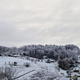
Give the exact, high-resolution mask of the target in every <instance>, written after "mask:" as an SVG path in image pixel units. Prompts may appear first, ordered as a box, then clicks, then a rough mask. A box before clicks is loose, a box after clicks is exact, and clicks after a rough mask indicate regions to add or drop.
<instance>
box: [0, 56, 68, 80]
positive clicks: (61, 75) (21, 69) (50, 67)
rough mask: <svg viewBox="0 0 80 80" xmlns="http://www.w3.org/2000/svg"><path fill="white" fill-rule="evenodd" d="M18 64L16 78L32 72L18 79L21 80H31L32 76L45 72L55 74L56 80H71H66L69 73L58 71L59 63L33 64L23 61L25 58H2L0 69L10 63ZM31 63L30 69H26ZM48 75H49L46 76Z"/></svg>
mask: <svg viewBox="0 0 80 80" xmlns="http://www.w3.org/2000/svg"><path fill="white" fill-rule="evenodd" d="M13 62H17V66H13V67H14V68H15V69H16V73H17V75H16V77H18V76H20V75H23V74H25V73H27V72H29V71H32V70H34V71H32V72H30V73H28V74H26V75H24V76H21V77H20V78H18V79H19V80H23V79H24V78H27V79H28V80H29V79H30V76H32V75H33V74H35V73H37V72H39V71H42V70H44V71H45V72H47V73H50V74H54V76H55V77H57V78H55V79H54V80H58V79H59V80H69V78H66V76H67V73H66V71H64V70H61V69H60V72H59V71H58V70H57V69H56V67H58V64H57V62H54V63H45V61H43V62H37V63H35V62H31V61H29V60H26V59H23V58H14V57H0V67H1V66H6V65H9V63H13ZM26 62H28V63H30V67H25V66H24V63H26ZM46 75H47V74H46Z"/></svg>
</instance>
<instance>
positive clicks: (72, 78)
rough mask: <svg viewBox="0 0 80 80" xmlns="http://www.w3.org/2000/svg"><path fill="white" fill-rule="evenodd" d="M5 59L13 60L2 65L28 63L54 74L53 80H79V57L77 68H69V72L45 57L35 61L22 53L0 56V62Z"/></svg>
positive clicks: (79, 58)
mask: <svg viewBox="0 0 80 80" xmlns="http://www.w3.org/2000/svg"><path fill="white" fill-rule="evenodd" d="M5 58H10V59H11V58H12V59H13V60H8V61H7V60H4V61H5V62H3V63H4V64H5V65H7V64H9V65H12V63H13V65H14V66H16V67H17V66H19V65H20V61H21V60H22V61H25V62H28V63H29V64H30V65H31V64H33V65H36V66H37V68H36V69H38V68H39V69H41V70H46V71H47V72H52V73H56V74H55V75H56V77H55V78H54V80H63V79H64V78H65V80H79V79H80V57H79V56H78V62H77V63H78V66H77V67H75V68H71V69H70V70H66V71H65V70H62V69H61V68H59V67H58V64H57V62H56V61H55V60H52V59H49V58H47V57H46V56H44V58H43V59H36V58H32V57H29V56H25V54H24V53H21V54H18V55H8V56H3V55H1V56H0V61H1V59H5ZM16 59H19V60H20V61H17V60H16ZM21 63H22V62H21ZM43 64H44V65H43ZM0 65H1V64H0ZM22 70H23V69H22ZM31 70H32V71H34V70H35V67H34V69H33V68H32V69H31ZM23 71H24V70H23ZM35 71H37V70H35ZM29 74H30V73H29ZM20 75H23V76H24V75H26V74H25V72H23V74H20ZM20 75H18V76H20ZM18 76H17V77H18ZM21 77H22V76H21Z"/></svg>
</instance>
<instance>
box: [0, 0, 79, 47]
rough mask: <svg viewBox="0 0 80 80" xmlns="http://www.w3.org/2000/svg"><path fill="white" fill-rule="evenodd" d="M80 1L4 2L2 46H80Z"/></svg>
mask: <svg viewBox="0 0 80 80" xmlns="http://www.w3.org/2000/svg"><path fill="white" fill-rule="evenodd" d="M79 34H80V0H67V1H65V0H56V1H55V0H0V44H1V45H3V46H18V47H19V46H22V45H27V44H58V45H65V44H75V45H77V46H79V47H80V39H79Z"/></svg>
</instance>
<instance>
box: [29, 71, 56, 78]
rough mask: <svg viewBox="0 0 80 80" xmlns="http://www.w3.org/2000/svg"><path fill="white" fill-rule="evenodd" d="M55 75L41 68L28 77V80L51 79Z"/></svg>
mask: <svg viewBox="0 0 80 80" xmlns="http://www.w3.org/2000/svg"><path fill="white" fill-rule="evenodd" d="M56 77H57V75H55V74H54V73H51V72H49V71H48V72H47V71H45V70H41V71H39V72H37V73H35V74H33V75H32V76H31V77H30V80H53V79H54V78H56Z"/></svg>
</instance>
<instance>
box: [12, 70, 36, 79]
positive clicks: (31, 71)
mask: <svg viewBox="0 0 80 80" xmlns="http://www.w3.org/2000/svg"><path fill="white" fill-rule="evenodd" d="M33 71H35V69H34V70H31V71H29V72H27V73H24V74H22V75H20V76H18V77H15V78H13V79H18V78H20V77H22V76H24V75H26V74H29V73H31V72H33Z"/></svg>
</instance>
